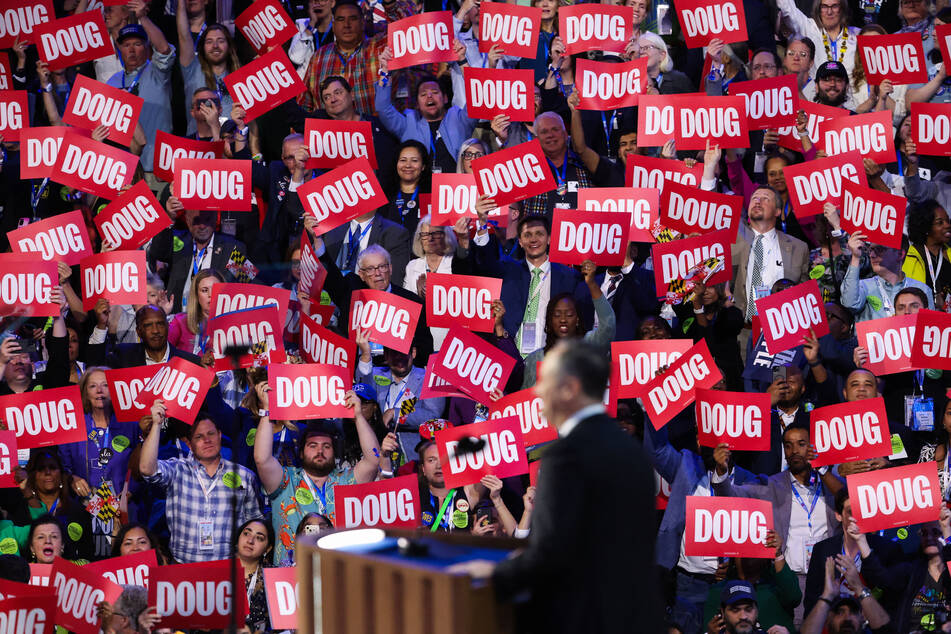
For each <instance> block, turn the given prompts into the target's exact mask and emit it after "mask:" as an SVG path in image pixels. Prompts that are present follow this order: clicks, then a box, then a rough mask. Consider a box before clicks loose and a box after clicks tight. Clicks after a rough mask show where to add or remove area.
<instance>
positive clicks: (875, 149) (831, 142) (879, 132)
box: [817, 110, 895, 165]
mask: <svg viewBox="0 0 951 634" xmlns="http://www.w3.org/2000/svg"><path fill="white" fill-rule="evenodd" d="M819 133H820V136H821V140H820V141H819V143H818V144H817V145H818V146H819V149H820V150H824V151H825V153H826V154H828V155H829V156H836V155H838V154H842V153H843V152H852V151H858V152H859V153H861V154H862V156H863V158H870V159H872V160H873V161H875V162H876V163H878V164H880V165H885V164H886V163H889V162H890V161H892V160H894V158H895V130H894V126H893V125H892V115H891V113H890V112H886V111H884V110H882V111H881V112H869V113H867V114H857V115H855V116H854V117H838V118H835V119H829V120H826V121H823V122H822V123H821V124H819Z"/></svg>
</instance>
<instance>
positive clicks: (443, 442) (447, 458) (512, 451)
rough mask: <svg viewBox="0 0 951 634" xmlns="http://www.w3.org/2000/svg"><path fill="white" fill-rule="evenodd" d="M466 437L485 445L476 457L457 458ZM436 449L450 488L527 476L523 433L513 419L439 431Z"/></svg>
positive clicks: (473, 455)
mask: <svg viewBox="0 0 951 634" xmlns="http://www.w3.org/2000/svg"><path fill="white" fill-rule="evenodd" d="M463 437H472V438H477V439H479V440H482V441H483V442H484V443H485V444H484V445H483V447H482V448H481V449H479V450H477V451H475V452H473V453H468V454H464V455H461V456H460V455H456V447H457V446H458V444H459V440H460V439H461V438H463ZM436 446H437V447H438V450H439V462H441V463H442V470H443V476H444V477H445V479H446V486H447V487H449V488H457V487H462V486H465V485H467V484H475V483H476V482H478V481H479V480H481V479H482V477H483V476H486V475H494V476H496V477H498V478H507V477H509V476H516V475H522V474H523V473H528V459H527V458H526V457H525V449H524V443H523V441H522V430H521V427H520V424H519V422H518V419H517V418H515V417H514V416H513V417H511V418H499V419H496V420H488V421H485V422H482V423H472V424H470V425H462V426H460V427H449V428H447V429H443V430H441V431H437V432H436Z"/></svg>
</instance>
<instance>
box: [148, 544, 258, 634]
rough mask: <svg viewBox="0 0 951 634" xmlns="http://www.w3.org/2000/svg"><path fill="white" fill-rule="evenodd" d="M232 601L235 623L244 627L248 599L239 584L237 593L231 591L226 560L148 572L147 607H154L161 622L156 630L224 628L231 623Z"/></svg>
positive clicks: (228, 564)
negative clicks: (149, 576) (236, 620)
mask: <svg viewBox="0 0 951 634" xmlns="http://www.w3.org/2000/svg"><path fill="white" fill-rule="evenodd" d="M232 601H237V602H238V603H237V608H238V609H237V610H236V612H237V619H238V623H244V620H245V619H246V618H247V614H248V595H247V594H246V593H245V591H244V584H243V583H242V584H241V585H240V586H239V589H238V591H237V592H235V591H234V589H233V588H232V586H231V562H230V561H229V560H227V559H222V560H220V561H206V562H202V563H197V564H178V565H173V566H158V567H157V568H155V569H154V570H153V571H152V583H151V584H149V606H155V608H156V611H157V612H158V616H159V618H160V619H161V621H160V622H159V623H157V624H156V627H157V628H181V629H192V628H195V629H218V628H226V627H228V624H229V623H230V622H231V609H232V607H231V602H232Z"/></svg>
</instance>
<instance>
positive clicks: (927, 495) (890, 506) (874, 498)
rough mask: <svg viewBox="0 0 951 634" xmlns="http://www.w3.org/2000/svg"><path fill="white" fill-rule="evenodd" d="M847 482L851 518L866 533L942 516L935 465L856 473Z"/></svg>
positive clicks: (939, 489) (918, 465) (925, 464)
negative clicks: (850, 502) (850, 503)
mask: <svg viewBox="0 0 951 634" xmlns="http://www.w3.org/2000/svg"><path fill="white" fill-rule="evenodd" d="M846 481H847V482H848V487H849V499H850V500H851V501H852V517H854V518H855V521H856V523H857V524H858V525H859V530H861V531H862V532H863V533H871V532H874V531H879V530H884V529H888V528H894V527H896V526H911V525H912V524H923V523H925V522H934V521H936V520H937V519H938V515H940V513H941V487H940V485H939V484H938V463H936V462H919V463H917V464H910V465H906V466H904V467H890V468H888V469H879V470H877V471H867V472H865V473H855V474H853V475H850V476H848V477H846Z"/></svg>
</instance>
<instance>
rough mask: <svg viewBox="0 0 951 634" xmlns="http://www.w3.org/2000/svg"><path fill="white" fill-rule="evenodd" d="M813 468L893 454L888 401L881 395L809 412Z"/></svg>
mask: <svg viewBox="0 0 951 634" xmlns="http://www.w3.org/2000/svg"><path fill="white" fill-rule="evenodd" d="M809 426H810V433H809V440H810V441H811V442H812V444H813V445H814V446H815V448H816V454H818V455H817V457H816V458H815V459H813V460H811V461H810V464H812V466H813V468H815V467H821V466H823V465H835V464H839V463H842V462H851V461H853V460H867V459H869V458H881V457H884V456H890V455H891V454H892V441H891V434H889V432H888V415H887V414H886V413H885V400H884V399H883V398H882V397H881V396H879V397H877V398H868V399H864V400H861V401H853V402H851V403H839V404H836V405H828V406H826V407H820V408H818V409H814V410H812V411H811V412H809Z"/></svg>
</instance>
